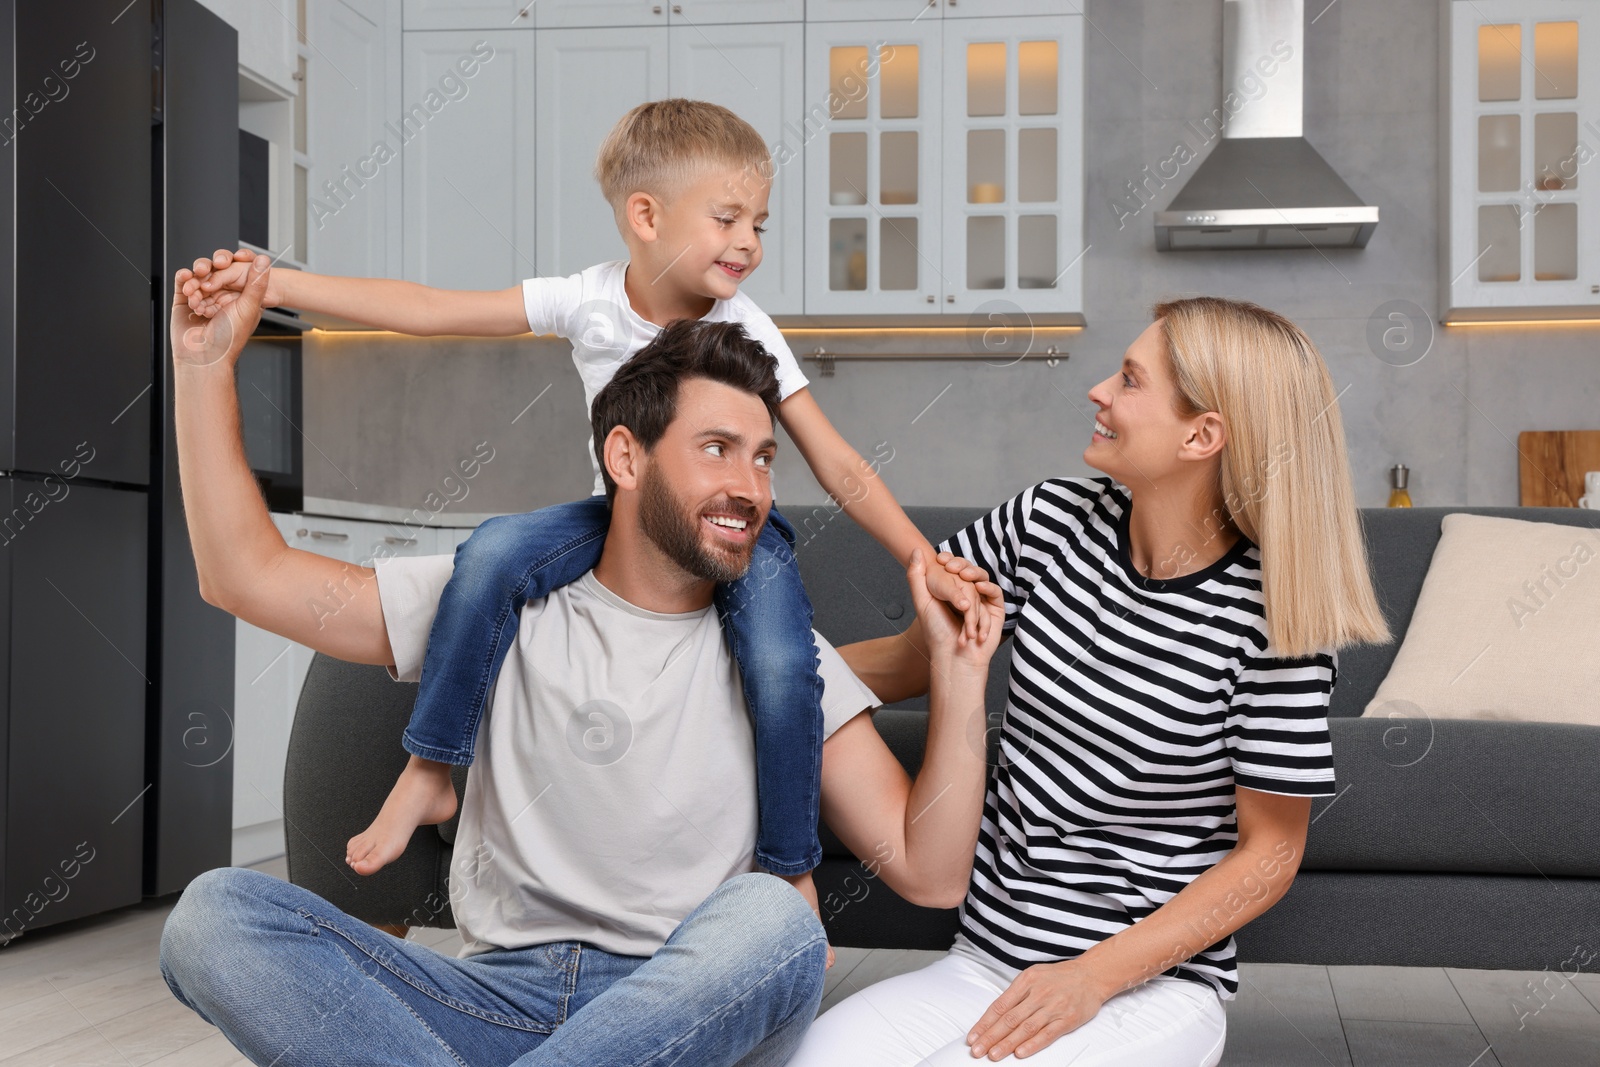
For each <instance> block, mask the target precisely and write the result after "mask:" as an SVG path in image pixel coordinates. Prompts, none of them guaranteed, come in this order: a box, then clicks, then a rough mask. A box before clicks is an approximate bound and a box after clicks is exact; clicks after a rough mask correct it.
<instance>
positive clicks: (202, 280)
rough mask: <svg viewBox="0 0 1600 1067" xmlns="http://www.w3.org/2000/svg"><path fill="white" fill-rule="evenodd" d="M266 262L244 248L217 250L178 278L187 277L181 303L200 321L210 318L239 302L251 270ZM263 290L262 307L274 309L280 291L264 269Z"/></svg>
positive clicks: (268, 270) (281, 297) (263, 258)
mask: <svg viewBox="0 0 1600 1067" xmlns="http://www.w3.org/2000/svg"><path fill="white" fill-rule="evenodd" d="M264 261H265V262H269V263H270V260H269V259H268V257H266V256H262V255H257V254H256V253H255V252H252V251H250V249H248V248H241V249H239V250H238V251H237V252H230V251H229V250H228V249H226V248H219V249H217V250H216V251H215V252H213V253H212V254H211V258H210V259H197V260H195V261H194V267H193V268H192V269H190V270H188V271H182V272H180V274H184V275H187V277H186V278H185V279H184V282H183V295H184V299H186V300H187V301H188V302H189V310H190V311H192V312H194V313H195V314H196V315H199V316H203V317H204V318H208V319H209V318H214V317H215V316H216V315H217V314H218V313H219V312H221V311H222V310H223V309H224V308H226V307H227V306H228V305H229V304H232V303H233V302H234V301H235V300H237V299H239V296H240V294H241V293H243V292H244V287H245V285H246V284H248V283H249V281H250V278H251V267H252V266H253V265H254V264H256V263H260V262H264ZM266 273H267V287H266V291H265V292H264V293H263V294H262V296H261V306H262V307H269V308H270V307H277V306H278V305H279V304H281V303H283V293H282V290H281V287H280V286H278V285H276V284H274V281H273V272H272V271H271V269H270V268H268V269H267V271H266Z"/></svg>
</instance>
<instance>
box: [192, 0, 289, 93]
mask: <svg viewBox="0 0 1600 1067" xmlns="http://www.w3.org/2000/svg"><path fill="white" fill-rule="evenodd" d="M200 3H201V5H203V6H204V7H206V8H209V9H210V10H211V11H212V12H214V13H215V14H216V15H218V16H219V17H221V19H222V20H223V21H224V22H226V23H227V24H228V25H230V26H232V27H233V28H234V29H235V30H237V31H238V33H239V66H240V68H242V69H243V70H245V71H248V72H249V73H250V74H252V75H254V76H255V77H257V78H259V79H261V80H262V81H264V82H266V83H267V84H269V85H271V86H273V87H274V88H276V89H279V90H281V91H282V92H283V93H284V94H285V95H287V96H294V95H295V93H296V92H297V91H298V90H299V81H298V79H296V78H295V72H296V71H297V70H298V69H299V51H298V49H297V47H296V44H297V41H296V38H297V37H298V36H299V27H298V26H296V25H295V9H294V7H292V6H290V5H287V4H285V5H280V4H278V3H272V2H266V3H263V2H262V0H200Z"/></svg>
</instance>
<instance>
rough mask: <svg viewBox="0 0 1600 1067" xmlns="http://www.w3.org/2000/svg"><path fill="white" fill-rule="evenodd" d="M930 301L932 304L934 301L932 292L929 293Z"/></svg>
mask: <svg viewBox="0 0 1600 1067" xmlns="http://www.w3.org/2000/svg"><path fill="white" fill-rule="evenodd" d="M928 303H930V304H931V303H933V294H932V293H929V294H928Z"/></svg>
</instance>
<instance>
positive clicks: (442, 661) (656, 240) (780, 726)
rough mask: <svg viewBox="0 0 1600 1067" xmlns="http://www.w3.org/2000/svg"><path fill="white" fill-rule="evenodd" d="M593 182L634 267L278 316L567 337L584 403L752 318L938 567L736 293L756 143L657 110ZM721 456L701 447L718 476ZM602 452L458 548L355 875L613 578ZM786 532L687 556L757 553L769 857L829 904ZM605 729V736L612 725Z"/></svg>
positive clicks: (710, 520)
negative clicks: (557, 610)
mask: <svg viewBox="0 0 1600 1067" xmlns="http://www.w3.org/2000/svg"><path fill="white" fill-rule="evenodd" d="M595 172H596V176H597V177H598V179H599V181H600V187H601V190H602V192H603V193H604V194H605V197H606V199H607V200H608V201H609V202H610V204H611V206H612V209H613V210H614V211H615V212H616V217H617V225H618V228H619V229H620V230H621V232H622V237H623V240H624V241H625V242H626V243H627V246H628V259H627V261H625V262H613V263H602V264H599V265H598V266H594V267H590V268H589V269H588V270H585V271H583V272H582V273H581V274H576V275H573V276H571V277H569V278H530V279H528V280H527V281H525V282H523V283H522V284H521V285H517V286H513V287H511V288H509V289H504V290H500V291H497V292H460V291H448V290H440V289H432V288H428V287H426V286H421V285H416V284H413V283H410V282H400V281H390V280H386V279H357V278H335V277H328V276H321V275H315V274H309V273H305V272H301V271H292V270H282V271H278V270H274V271H272V272H271V274H270V276H269V279H268V283H267V295H266V300H265V302H266V304H267V305H278V304H286V305H290V306H293V307H297V308H302V309H305V310H308V311H321V312H327V313H332V314H338V315H341V316H343V317H344V318H347V319H351V320H353V321H356V322H360V323H364V324H367V325H371V326H375V327H378V328H380V329H387V330H393V331H397V332H401V333H408V334H419V335H434V334H466V335H479V336H509V335H516V334H523V333H527V332H529V331H530V330H532V331H533V332H535V333H554V334H558V335H560V336H562V337H565V338H568V339H570V340H571V341H572V343H573V348H572V355H573V360H574V361H575V362H576V363H577V366H578V372H579V374H580V375H581V377H582V378H583V383H584V393H585V398H584V399H585V402H586V403H588V404H592V403H593V400H594V397H595V394H596V393H598V392H599V390H600V389H601V387H602V386H604V385H605V383H606V382H607V381H609V380H610V378H611V376H612V374H614V373H615V372H616V369H617V367H618V366H620V365H621V363H622V362H624V361H625V360H627V359H630V358H632V357H633V356H634V355H635V354H636V353H637V352H638V351H639V350H640V349H641V348H643V347H645V345H646V344H648V343H649V341H650V340H651V338H653V337H654V336H655V335H656V334H657V333H658V332H659V331H660V329H661V328H662V327H663V326H665V325H667V324H668V323H671V322H673V321H675V320H678V319H686V318H687V319H709V320H713V321H732V322H738V323H740V324H741V325H742V326H743V327H744V329H745V330H746V331H747V332H748V333H749V334H750V336H751V337H753V338H755V339H756V340H758V341H760V342H761V343H762V345H763V346H765V347H766V349H767V350H768V351H769V352H770V353H771V354H772V355H773V356H774V357H775V359H776V361H777V364H778V368H777V372H778V381H779V386H780V391H781V393H782V396H783V400H782V403H781V405H780V407H779V418H780V420H781V421H782V423H783V426H784V428H785V429H786V430H787V431H788V432H789V434H790V436H791V437H793V439H794V441H795V443H796V445H798V446H799V449H800V451H801V454H802V455H803V456H804V457H805V459H806V461H807V462H808V463H809V464H810V466H811V469H812V472H813V473H814V474H815V475H816V477H817V481H818V482H820V483H821V485H822V487H823V488H824V489H826V490H827V491H828V492H829V493H830V494H832V496H833V497H834V499H835V500H837V501H839V502H841V503H842V504H843V506H844V508H845V510H846V511H847V512H848V513H849V514H850V516H851V517H852V518H853V519H855V520H856V522H858V523H859V524H860V525H861V526H863V527H864V528H865V529H867V530H868V531H869V532H870V533H872V535H873V536H874V537H876V538H877V539H878V541H879V542H881V543H882V544H883V545H884V547H885V548H887V549H888V550H889V551H890V552H891V553H893V554H894V556H895V558H896V559H898V560H899V561H900V562H901V563H902V564H906V563H908V561H909V560H910V557H911V553H912V552H913V551H914V550H916V549H921V550H922V551H923V553H924V556H923V558H924V559H929V560H932V559H934V557H935V553H934V550H933V547H932V546H931V545H929V543H928V541H927V540H926V539H925V538H924V537H923V536H922V535H921V533H919V532H918V531H917V529H916V527H915V526H914V525H912V523H911V521H910V520H909V519H908V518H906V515H905V513H904V512H903V511H902V510H901V509H900V506H899V505H898V504H897V503H896V502H895V499H894V497H893V495H892V494H891V493H890V492H889V490H888V488H887V487H885V486H884V485H883V484H882V483H881V482H877V483H876V484H874V485H871V486H870V487H868V486H867V485H865V484H863V483H866V482H871V481H872V480H874V479H875V478H876V468H874V467H873V466H871V465H869V464H868V463H867V462H866V461H864V460H863V459H862V458H861V457H860V456H859V455H858V454H857V453H856V451H855V449H853V448H852V447H851V446H850V445H849V444H848V443H847V442H846V441H845V440H844V439H843V438H842V437H841V436H840V435H839V433H838V431H837V430H835V429H834V428H833V425H832V424H831V423H830V422H829V421H828V419H827V417H826V416H825V415H823V413H822V411H821V409H820V408H819V407H818V406H817V403H816V401H815V400H814V399H812V396H811V393H810V391H809V390H808V389H807V388H806V384H807V383H806V379H805V376H804V375H803V374H802V373H801V371H800V368H799V365H798V364H797V363H796V362H795V359H794V356H793V354H792V353H791V352H790V351H789V347H788V345H787V344H786V343H785V342H784V340H783V337H782V335H781V334H780V333H779V332H778V329H777V327H776V326H775V325H774V324H773V322H772V320H771V319H770V318H768V317H767V316H766V315H765V314H763V313H762V312H761V310H760V309H759V308H757V307H756V306H755V304H754V303H753V302H752V301H751V300H750V299H749V298H748V297H746V296H745V295H743V294H742V293H740V292H739V283H740V282H741V281H743V280H744V279H745V278H746V277H748V276H749V274H750V272H752V271H754V270H755V269H756V267H758V266H759V265H760V264H761V233H762V232H763V229H762V223H763V222H764V221H766V218H767V199H768V193H769V191H770V188H771V174H772V161H771V157H770V155H769V153H768V152H767V148H766V145H765V144H764V143H763V142H762V140H761V137H760V135H759V134H757V133H756V131H755V130H754V129H753V128H752V127H751V126H750V125H749V124H748V123H746V122H744V121H743V120H742V119H740V118H739V117H738V116H736V115H734V114H733V113H732V112H731V111H728V110H727V109H726V108H722V107H718V106H717V105H714V104H708V103H703V102H700V101H693V100H681V99H677V100H660V101H656V102H653V103H648V104H642V105H640V106H639V107H636V108H634V109H633V110H632V111H630V112H629V113H628V114H627V115H625V116H624V117H623V118H622V120H621V121H620V122H618V123H617V125H616V127H615V128H613V129H612V131H611V133H610V134H609V136H608V137H607V138H606V140H605V143H604V144H603V145H602V146H601V148H600V154H599V159H598V162H597V164H596V168H595ZM252 258H253V255H252V254H251V253H250V252H248V251H240V252H234V253H229V252H227V251H219V252H217V253H216V255H215V256H213V257H212V258H211V259H210V260H199V261H197V262H196V263H195V266H194V274H195V278H194V279H193V280H191V281H190V282H188V283H186V284H185V287H184V289H185V295H186V296H187V297H188V300H189V304H190V307H191V308H192V309H193V310H194V311H195V312H196V313H198V314H202V315H208V316H209V315H213V314H215V313H216V312H217V311H218V310H220V309H221V308H222V307H223V306H225V305H226V304H227V303H228V302H230V301H231V300H232V299H233V298H234V297H235V296H236V294H237V293H238V291H239V290H241V289H242V288H243V286H244V284H245V282H246V281H247V280H248V271H249V266H250V263H249V261H250V260H251V259H252ZM718 448H720V446H718V445H717V444H716V443H715V442H709V443H708V444H707V445H706V448H705V451H706V453H707V455H708V458H709V459H711V460H715V458H716V456H717V453H716V452H714V450H715V449H718ZM590 452H591V457H590V458H591V461H592V462H593V463H594V465H595V472H596V474H595V493H596V494H597V495H596V496H593V497H591V498H589V499H588V500H583V501H578V502H575V503H571V504H562V505H557V506H555V507H551V508H544V509H542V510H540V511H537V512H532V513H529V514H525V515H510V516H503V517H500V518H496V519H491V520H489V521H488V522H485V523H484V524H483V525H481V526H480V527H479V528H478V529H477V530H476V531H475V532H474V533H473V535H472V536H471V537H470V538H469V539H468V540H467V541H466V542H464V543H463V544H462V545H461V546H460V547H459V548H458V549H457V550H456V561H455V570H454V572H453V575H452V577H451V579H450V582H449V585H448V586H447V587H446V589H445V593H444V596H443V597H442V598H441V601H440V605H439V612H438V615H437V616H436V618H435V621H434V625H433V629H432V630H431V631H430V635H429V640H428V650H427V654H426V659H425V661H424V663H423V668H422V678H421V685H420V688H419V691H418V695H417V701H416V706H415V708H414V710H413V712H412V717H411V722H410V725H409V726H408V727H407V729H406V732H405V735H404V737H403V743H404V746H405V748H406V750H407V751H408V752H410V753H411V759H410V761H409V762H408V764H407V766H406V769H405V771H404V772H403V773H402V774H401V776H400V778H399V780H398V781H397V782H396V783H395V786H394V789H393V791H391V793H390V794H389V797H388V799H387V800H385V802H384V805H383V808H382V810H381V811H380V812H379V814H378V817H377V819H376V820H375V821H374V822H373V823H372V825H371V826H370V827H368V828H367V829H366V830H365V831H364V832H362V833H360V834H357V835H356V836H355V837H353V838H351V839H350V843H349V846H348V852H347V855H346V861H347V862H348V863H349V864H350V866H351V867H353V868H354V869H355V870H356V871H357V872H359V873H361V874H371V873H373V872H375V871H377V870H379V869H380V868H381V867H383V866H384V865H385V864H386V863H389V862H390V861H391V860H393V859H395V858H396V857H398V856H399V855H400V854H401V852H403V851H404V850H405V847H406V845H407V843H408V842H409V841H410V839H411V835H412V833H413V832H414V831H415V830H416V828H417V827H418V826H419V825H423V824H428V823H438V822H443V821H445V820H447V819H449V818H450V816H451V815H453V814H454V813H455V809H456V796H455V790H454V788H453V787H452V785H451V782H450V774H449V771H450V766H451V765H452V764H468V763H471V762H472V751H473V741H474V737H475V735H476V732H477V726H478V721H479V718H480V717H481V714H482V711H483V708H484V707H485V706H486V704H487V699H488V696H489V691H490V688H491V686H492V685H493V682H494V679H495V677H496V675H497V673H498V671H499V668H500V664H501V661H502V660H503V659H504V656H505V653H506V651H507V650H508V649H509V648H510V646H511V644H512V641H513V638H514V635H515V631H516V625H517V616H518V614H519V612H520V610H521V606H522V604H523V603H524V602H526V601H528V600H533V599H537V598H540V597H544V596H546V595H548V594H549V592H550V591H551V590H552V589H555V588H558V587H560V586H563V585H565V584H567V583H569V582H572V581H574V580H576V579H577V578H578V577H580V576H581V575H582V574H584V573H585V572H587V571H588V570H591V569H593V567H594V565H595V563H596V562H597V561H598V559H599V556H600V549H601V540H602V538H603V536H604V531H605V528H606V525H607V511H606V509H607V506H608V505H607V503H606V498H605V496H604V495H603V494H604V492H605V486H604V484H603V480H602V478H601V474H600V461H599V459H598V457H597V456H596V455H595V454H594V449H593V448H591V449H590ZM768 463H769V464H770V457H769V459H768ZM769 518H770V521H769V522H768V523H766V524H765V525H764V527H762V528H761V529H759V530H754V529H750V528H749V526H750V515H749V514H748V505H741V504H740V503H739V502H738V501H736V500H732V499H730V500H728V501H719V502H716V503H715V504H713V505H711V506H710V507H708V508H707V509H706V510H705V511H704V512H703V513H702V515H701V524H700V528H699V529H698V530H696V531H694V535H693V536H694V537H695V544H694V546H692V549H690V550H686V551H689V552H690V554H691V555H692V554H693V553H694V550H700V555H701V556H702V557H704V556H705V555H707V554H708V553H706V552H705V551H704V548H705V542H706V541H708V540H709V541H710V542H711V544H712V545H713V546H715V545H719V544H723V543H727V544H729V545H737V544H739V543H741V542H743V543H747V542H748V539H750V538H756V539H757V540H756V544H755V546H754V552H753V555H752V556H751V562H750V566H749V568H748V570H747V571H746V572H745V573H744V575H743V577H742V578H737V580H733V579H734V578H735V577H736V576H735V575H732V574H730V575H729V576H728V577H727V578H721V579H720V582H721V584H719V586H718V592H717V609H718V612H719V613H720V615H721V617H722V619H723V623H724V626H725V627H726V629H727V633H728V639H729V644H730V646H731V649H732V651H733V654H734V658H735V660H736V662H737V663H738V664H739V668H740V673H741V675H742V677H743V682H744V687H745V693H746V698H747V701H748V703H749V706H750V713H751V716H752V719H753V722H754V726H755V739H756V781H757V794H758V798H759V799H758V804H759V812H758V816H759V828H760V829H759V833H758V840H757V845H756V861H757V863H759V864H760V865H761V866H762V867H764V868H765V869H767V870H769V871H771V872H772V873H774V874H777V875H780V876H782V877H785V878H787V879H788V880H789V881H790V882H792V883H793V884H794V885H795V887H796V888H797V889H799V890H800V891H801V893H803V894H804V895H805V896H806V898H807V900H808V901H809V902H810V903H811V906H812V907H813V909H815V908H817V899H816V890H815V887H814V886H813V885H812V883H811V876H810V871H811V869H812V868H814V867H815V866H816V865H817V863H818V862H819V861H820V860H821V855H822V850H821V847H820V845H819V844H818V843H817V835H816V826H817V809H818V803H819V792H820V779H819V775H820V767H821V723H822V711H821V695H822V692H821V690H822V683H821V680H820V679H819V678H818V677H817V673H816V663H817V660H816V647H815V645H814V644H813V641H812V637H811V603H810V601H809V600H808V599H807V597H806V594H805V589H804V587H803V586H802V585H801V582H800V575H799V572H798V569H797V568H796V567H795V564H794V556H793V553H792V546H793V543H794V532H793V528H792V527H791V526H790V525H789V523H788V522H787V520H785V519H784V518H783V516H782V515H780V514H779V512H778V509H777V507H776V506H773V507H772V508H771V510H770V512H769ZM774 528H775V529H774ZM715 554H716V552H715V549H711V550H710V551H709V555H710V556H711V557H712V558H713V559H714V557H715ZM960 569H961V568H960V567H959V566H955V565H949V566H947V568H946V569H940V568H937V567H934V568H930V569H929V575H928V581H929V587H930V588H931V589H933V590H934V593H935V595H937V596H939V597H940V598H941V599H943V600H945V601H946V602H948V603H950V604H951V605H953V606H954V607H955V608H956V609H957V610H960V611H962V612H964V613H965V614H966V630H967V631H968V633H969V635H970V636H972V637H976V636H977V635H978V631H979V630H980V628H981V629H985V630H986V629H987V618H986V615H984V614H983V613H982V612H981V610H980V600H979V597H978V596H977V594H976V592H975V590H974V588H973V586H972V585H970V584H969V583H968V582H966V581H964V580H963V579H962V578H961V577H958V576H957V573H955V572H959V571H960ZM595 725H597V726H599V727H600V728H601V731H602V734H603V733H604V731H605V728H606V727H608V726H611V725H613V724H609V723H596V724H595Z"/></svg>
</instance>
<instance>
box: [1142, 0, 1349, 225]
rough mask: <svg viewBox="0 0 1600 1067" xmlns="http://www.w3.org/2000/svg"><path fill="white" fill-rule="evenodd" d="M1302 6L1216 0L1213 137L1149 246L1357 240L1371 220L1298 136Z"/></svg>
mask: <svg viewBox="0 0 1600 1067" xmlns="http://www.w3.org/2000/svg"><path fill="white" fill-rule="evenodd" d="M1304 53H1305V5H1304V3H1303V2H1302V0H1224V2H1223V5H1222V78H1223V83H1222V94H1223V105H1222V108H1220V109H1219V110H1218V112H1217V113H1216V114H1217V115H1219V116H1225V118H1224V122H1223V126H1222V139H1221V141H1220V142H1219V143H1218V144H1217V147H1216V148H1215V149H1214V150H1213V151H1212V153H1211V154H1210V155H1209V156H1207V157H1206V158H1205V160H1204V162H1202V163H1201V164H1200V166H1199V168H1198V169H1196V170H1195V172H1194V174H1193V175H1192V176H1190V178H1189V181H1188V182H1187V183H1186V184H1185V185H1184V187H1183V188H1182V189H1180V190H1179V191H1178V195H1177V196H1175V197H1173V198H1172V202H1171V203H1170V204H1168V205H1167V209H1166V210H1165V211H1158V212H1156V215H1155V225H1156V249H1157V250H1158V251H1162V252H1175V251H1186V250H1190V249H1217V248H1229V249H1237V248H1313V247H1314V248H1362V247H1365V246H1366V243H1367V239H1368V238H1369V237H1371V236H1372V231H1373V230H1374V229H1376V228H1377V225H1378V209H1377V208H1376V207H1373V206H1371V205H1369V204H1366V203H1363V202H1362V200H1361V198H1360V197H1359V196H1357V195H1356V194H1355V193H1354V192H1353V191H1351V189H1350V187H1349V186H1348V185H1346V184H1345V183H1344V180H1343V179H1342V178H1340V177H1339V175H1338V174H1336V173H1334V170H1333V168H1332V167H1331V166H1329V165H1328V161H1327V160H1325V159H1323V158H1322V156H1321V155H1320V154H1319V153H1318V152H1317V150H1316V149H1315V148H1312V147H1311V145H1310V143H1308V142H1307V141H1306V139H1305V137H1304V136H1302V123H1301V119H1302V117H1303V114H1304V77H1303V75H1304V68H1303V65H1302V60H1303V57H1304Z"/></svg>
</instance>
